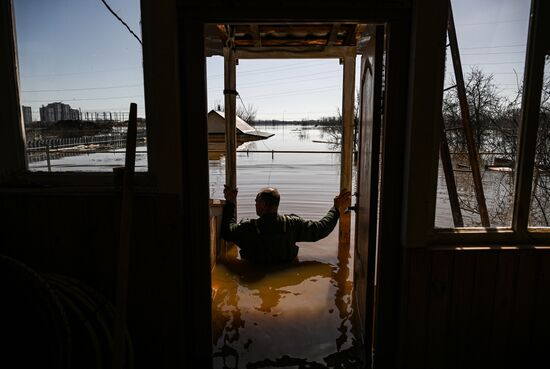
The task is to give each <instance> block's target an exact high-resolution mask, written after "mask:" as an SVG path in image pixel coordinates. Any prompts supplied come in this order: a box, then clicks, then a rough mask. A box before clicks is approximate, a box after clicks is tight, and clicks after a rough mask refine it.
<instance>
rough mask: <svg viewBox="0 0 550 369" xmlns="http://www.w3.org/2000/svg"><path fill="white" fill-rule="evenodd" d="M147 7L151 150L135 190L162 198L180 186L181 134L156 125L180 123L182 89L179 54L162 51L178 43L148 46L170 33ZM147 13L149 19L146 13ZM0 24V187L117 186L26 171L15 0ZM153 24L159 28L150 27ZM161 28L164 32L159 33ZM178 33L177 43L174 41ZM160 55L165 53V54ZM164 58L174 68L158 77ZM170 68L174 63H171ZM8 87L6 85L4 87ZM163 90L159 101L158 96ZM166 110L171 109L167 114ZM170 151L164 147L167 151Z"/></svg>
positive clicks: (105, 180)
mask: <svg viewBox="0 0 550 369" xmlns="http://www.w3.org/2000/svg"><path fill="white" fill-rule="evenodd" d="M148 3H149V2H147V1H143V0H142V1H140V12H141V19H142V41H143V53H142V58H143V80H144V95H145V96H144V101H145V108H146V111H147V150H148V160H147V161H148V168H147V171H146V172H136V173H135V182H136V185H138V186H141V187H145V188H149V189H151V188H155V187H156V188H157V189H159V190H161V191H163V192H171V193H177V192H179V184H180V182H179V180H178V177H177V172H176V171H175V169H176V168H177V166H179V163H180V160H179V152H178V150H177V148H178V147H179V140H178V137H179V135H178V134H174V130H173V129H172V130H170V128H171V127H169V125H167V124H154V122H162V121H164V122H166V121H167V120H166V119H168V117H170V119H171V120H178V119H179V107H178V104H177V103H178V101H179V100H178V96H179V94H178V89H179V85H178V83H177V81H174V79H173V78H170V77H167V76H168V75H171V76H173V75H174V73H175V72H174V71H175V70H176V69H177V68H176V65H175V64H176V60H177V58H176V55H175V54H176V53H175V50H174V48H171V47H164V46H165V45H166V44H170V43H173V42H174V40H172V39H168V38H167V37H164V40H163V41H162V42H149V40H152V39H158V36H157V35H158V34H159V33H162V32H166V30H165V29H159V26H158V24H157V23H158V22H156V21H154V17H155V16H158V15H159V14H165V13H163V11H164V9H158V10H157V9H155V8H154V7H152V6H150V5H148ZM145 11H147V13H145ZM0 12H1V15H0V18H1V20H2V22H1V24H2V29H1V31H2V32H1V35H0V46H1V48H2V50H3V52H4V53H5V55H6V56H8V57H7V58H1V59H0V69H1V72H0V81H2V82H3V83H2V85H3V86H6V88H4V89H2V90H1V91H0V97H1V98H2V100H3V101H5V102H6V108H5V109H2V112H0V118H1V119H2V121H3V122H6V124H2V125H0V184H2V185H5V186H21V185H24V186H26V187H33V188H38V187H40V188H48V187H57V188H59V187H69V188H71V189H74V188H75V187H78V188H83V190H85V189H89V188H98V187H99V188H103V187H108V188H111V187H113V186H116V185H117V183H116V181H117V179H116V176H115V174H114V172H99V171H89V172H76V171H60V172H44V171H31V170H29V169H28V163H27V157H26V151H25V150H26V143H25V127H24V124H23V117H22V108H21V104H20V82H19V62H18V50H17V37H16V27H15V22H16V19H15V10H14V5H13V0H8V1H2V2H1V5H0ZM175 19H176V16H175V15H174V20H173V22H169V21H167V22H165V24H163V27H173V28H175ZM150 24H155V26H151V27H150V26H149V25H150ZM160 28H162V27H160ZM175 33H176V32H172V34H174V39H175V37H176V36H175ZM161 50H162V51H161ZM159 52H161V53H162V54H165V55H166V57H167V58H168V59H169V60H172V61H173V62H172V63H171V64H172V65H171V66H172V68H166V67H165V66H163V68H164V72H162V73H160V74H161V77H160V78H159V77H158V74H159V73H156V72H155V68H157V64H158V63H159V62H158V54H159ZM169 64H170V63H169ZM4 82H5V83H4ZM159 90H161V91H162V93H161V94H160V95H159V96H156V95H158V92H157V93H156V94H155V92H156V91H159ZM167 106H168V107H169V108H167ZM161 141H162V142H165V143H166V142H169V143H170V145H171V146H170V148H169V149H166V148H164V149H163V145H160V144H159V142H161ZM164 146H166V145H164Z"/></svg>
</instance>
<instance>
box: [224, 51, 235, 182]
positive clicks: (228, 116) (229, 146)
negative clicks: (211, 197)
mask: <svg viewBox="0 0 550 369" xmlns="http://www.w3.org/2000/svg"><path fill="white" fill-rule="evenodd" d="M223 55H224V94H225V184H226V185H228V186H229V187H231V188H237V153H236V150H237V129H236V124H237V123H236V122H237V118H236V117H237V110H236V108H237V107H236V105H237V79H236V78H237V69H236V57H235V52H234V49H233V48H232V47H224V49H223Z"/></svg>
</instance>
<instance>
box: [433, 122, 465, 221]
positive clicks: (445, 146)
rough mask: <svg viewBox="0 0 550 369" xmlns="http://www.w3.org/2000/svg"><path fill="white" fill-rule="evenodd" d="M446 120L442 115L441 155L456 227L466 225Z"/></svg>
mask: <svg viewBox="0 0 550 369" xmlns="http://www.w3.org/2000/svg"><path fill="white" fill-rule="evenodd" d="M444 127H445V122H444V120H443V117H441V128H442V132H441V143H440V146H439V155H440V157H441V163H442V164H443V172H444V173H445V183H447V193H448V194H449V203H450V204H451V212H452V214H453V222H454V225H455V227H464V220H463V219H462V212H461V210H460V201H459V199H458V191H457V189H456V181H455V174H454V171H453V163H452V161H451V154H450V153H449V141H448V140H447V134H446V133H445V129H444Z"/></svg>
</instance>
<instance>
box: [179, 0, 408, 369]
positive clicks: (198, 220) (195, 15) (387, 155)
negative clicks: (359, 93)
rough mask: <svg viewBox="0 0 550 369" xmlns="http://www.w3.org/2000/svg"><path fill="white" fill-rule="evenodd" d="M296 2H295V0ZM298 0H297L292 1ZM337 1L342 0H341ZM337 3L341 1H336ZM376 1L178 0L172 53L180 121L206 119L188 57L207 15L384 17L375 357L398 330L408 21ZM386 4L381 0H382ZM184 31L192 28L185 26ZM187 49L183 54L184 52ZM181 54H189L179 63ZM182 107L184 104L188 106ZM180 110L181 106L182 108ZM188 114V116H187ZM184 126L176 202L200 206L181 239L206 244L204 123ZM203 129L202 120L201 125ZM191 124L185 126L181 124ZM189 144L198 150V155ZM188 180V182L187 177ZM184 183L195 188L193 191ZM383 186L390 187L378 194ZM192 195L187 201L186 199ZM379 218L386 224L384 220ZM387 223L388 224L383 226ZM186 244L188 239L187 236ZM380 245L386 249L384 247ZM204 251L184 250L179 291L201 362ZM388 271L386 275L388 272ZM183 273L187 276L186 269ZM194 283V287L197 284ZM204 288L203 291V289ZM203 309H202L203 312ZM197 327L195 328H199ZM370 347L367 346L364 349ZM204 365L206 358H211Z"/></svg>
mask: <svg viewBox="0 0 550 369" xmlns="http://www.w3.org/2000/svg"><path fill="white" fill-rule="evenodd" d="M295 3H296V2H295ZM297 3H300V2H297ZM342 3H343V2H342ZM339 4H341V3H339ZM350 4H351V2H350ZM380 4H381V3H376V4H374V5H373V3H367V4H366V5H365V4H363V5H357V3H356V2H353V4H352V5H350V6H349V7H345V6H340V7H338V8H330V7H328V8H326V7H319V8H316V9H311V8H309V7H306V6H299V5H298V6H292V5H288V4H286V6H284V4H283V5H280V6H279V5H278V6H277V7H276V8H273V9H271V10H273V11H271V10H270V12H265V9H261V10H260V9H257V8H256V7H255V6H253V5H252V6H251V5H250V4H247V5H248V6H246V7H244V6H243V7H240V6H238V5H235V4H233V7H229V8H223V6H219V8H216V7H214V6H211V5H208V4H206V5H202V4H201V5H198V4H197V3H194V2H189V3H185V4H183V3H180V4H178V5H179V8H178V14H179V20H178V23H179V29H180V31H179V35H180V36H179V39H180V40H179V49H180V52H179V57H180V84H181V96H182V100H181V104H182V121H181V127H186V126H190V125H191V124H193V125H200V124H201V123H202V124H203V125H204V127H206V100H205V75H203V74H202V72H201V73H199V74H197V73H195V74H193V73H194V72H192V70H193V68H191V67H190V66H189V65H188V64H192V63H199V64H201V66H198V67H197V66H195V67H194V71H195V72H196V71H197V70H200V71H202V70H203V69H204V63H205V60H204V59H205V58H204V57H203V60H202V61H201V60H199V59H200V58H199V55H198V53H197V52H196V50H194V48H198V49H200V48H201V47H200V46H199V45H198V42H197V39H201V40H202V38H201V37H202V33H203V30H202V29H200V28H201V27H200V25H203V24H206V23H238V22H248V23H254V22H262V21H272V22H276V21H277V20H284V21H285V22H328V21H336V20H342V19H345V20H346V21H353V22H358V23H384V22H385V23H386V25H387V27H388V28H387V29H388V32H394V33H392V37H388V54H387V62H386V65H387V67H388V69H387V70H386V81H389V82H391V86H387V88H386V97H385V119H384V125H385V128H384V130H385V134H384V142H383V146H384V147H391V148H392V150H386V151H385V152H384V155H383V161H384V165H385V169H384V170H383V173H382V178H385V177H387V178H391V180H387V181H384V180H383V181H382V185H381V188H380V189H381V194H382V197H381V202H380V203H381V206H382V207H383V208H384V211H381V214H380V219H381V227H380V230H381V233H380V247H381V249H383V250H384V251H383V252H380V255H379V258H380V266H381V267H382V268H385V269H386V272H385V273H384V274H383V276H384V278H387V281H385V283H384V288H385V289H387V291H388V293H387V294H380V293H379V296H378V302H379V304H380V306H382V307H386V308H385V309H384V311H383V312H380V309H379V313H378V314H377V317H376V320H377V327H378V332H379V333H378V334H377V337H376V339H377V343H378V350H379V352H380V354H379V357H380V361H381V362H382V361H383V360H382V359H383V358H387V360H389V361H391V362H396V356H395V355H396V354H397V345H396V343H397V341H398V336H397V335H398V333H399V324H398V321H399V319H397V317H398V315H399V301H400V293H399V292H400V282H401V280H400V278H399V276H400V268H401V249H402V247H401V246H402V245H401V237H400V232H396V227H397V228H398V229H401V226H400V222H401V204H402V195H401V194H402V183H403V181H402V179H403V170H402V164H403V153H404V150H403V147H404V142H405V139H404V138H405V135H404V134H403V132H404V131H405V122H406V113H407V109H406V104H404V103H403V102H406V101H407V87H408V71H409V68H408V54H409V35H410V32H409V31H410V30H409V25H410V9H409V6H408V2H406V1H404V2H403V4H404V5H402V6H401V7H400V6H390V5H385V4H382V5H380ZM384 5H385V6H384ZM360 14H365V16H364V17H359V15H360ZM190 33H191V34H190ZM188 53H189V54H190V55H192V56H193V58H192V59H189V57H188V56H189V55H188ZM183 61H189V63H185V62H183ZM185 91H194V94H198V96H199V97H200V104H201V105H203V106H201V107H200V108H197V107H196V106H191V105H193V104H194V105H196V101H195V102H194V103H192V102H190V101H189V100H186V99H185V97H184V96H187V97H190V96H191V95H190V94H189V93H185ZM187 110H188V111H187ZM186 111H187V112H186ZM191 122H192V123H191ZM187 129H188V130H193V131H194V130H195V129H196V130H197V131H196V132H198V133H200V135H199V137H202V138H201V139H196V138H195V139H191V138H190V136H189V135H188V134H186V133H182V141H181V142H182V148H183V150H182V158H181V162H182V163H184V164H183V165H184V167H185V163H187V164H188V165H189V166H188V168H187V169H185V170H184V175H183V176H182V183H183V184H182V185H183V191H182V192H183V194H184V195H183V203H184V213H188V212H194V213H197V208H200V215H201V216H200V217H185V220H183V223H182V229H183V233H184V235H185V237H184V239H187V240H189V234H191V235H192V236H193V240H192V241H193V244H203V245H207V244H208V241H207V240H208V239H209V229H208V228H207V224H208V222H207V221H206V220H204V218H205V214H206V211H207V206H208V193H207V191H204V190H202V189H199V188H198V187H199V185H198V184H197V178H199V179H200V181H199V182H200V186H204V188H205V189H207V188H208V173H207V171H206V170H205V169H207V168H208V166H207V165H206V164H205V160H207V153H206V150H207V137H206V135H204V134H203V133H204V132H203V128H200V129H199V128H193V129H191V128H187ZM204 129H205V128H204ZM188 132H190V131H188ZM196 152H199V153H200V154H201V155H203V156H204V160H203V158H202V157H201V158H200V160H197V155H196ZM191 182H193V183H191ZM191 189H196V190H199V191H198V193H197V192H193V191H192V190H191ZM384 193H389V194H391V195H390V196H383V194H384ZM186 199H188V200H189V201H192V203H189V204H187V200H186ZM383 222H386V223H385V224H386V226H384V223H383ZM388 225H390V226H388ZM188 244H189V241H188ZM386 249H387V251H386ZM209 257H210V254H209V252H208V250H207V249H206V248H205V250H203V251H193V252H192V253H191V254H190V257H189V264H188V265H190V268H189V270H188V271H186V273H185V275H186V276H188V277H192V280H193V281H194V282H193V283H185V286H186V289H187V290H186V292H185V294H184V296H185V298H189V299H191V301H192V305H193V307H192V308H191V310H192V311H194V312H196V313H197V315H195V316H194V319H193V323H192V325H191V326H189V327H188V328H190V331H188V333H187V335H188V337H193V336H196V335H197V336H198V337H200V338H201V339H200V340H201V342H202V344H199V343H195V344H194V345H193V346H190V347H191V348H189V349H188V350H186V355H188V357H189V358H193V360H194V362H196V363H202V364H204V365H205V366H204V367H208V366H207V365H208V363H207V361H208V360H210V356H211V349H212V347H211V344H210V345H208V347H206V346H207V343H206V340H205V337H208V336H209V335H210V334H211V332H210V331H209V332H205V327H209V326H210V324H211V316H210V313H204V312H206V310H209V309H210V295H209V292H210V283H211V276H210V259H209ZM388 276H389V277H388ZM186 278H187V277H186ZM198 290H200V291H198ZM206 292H208V294H207V293H206ZM201 312H203V313H204V314H202V313H201ZM201 330H202V331H201ZM369 354H370V353H369ZM210 365H211V364H210Z"/></svg>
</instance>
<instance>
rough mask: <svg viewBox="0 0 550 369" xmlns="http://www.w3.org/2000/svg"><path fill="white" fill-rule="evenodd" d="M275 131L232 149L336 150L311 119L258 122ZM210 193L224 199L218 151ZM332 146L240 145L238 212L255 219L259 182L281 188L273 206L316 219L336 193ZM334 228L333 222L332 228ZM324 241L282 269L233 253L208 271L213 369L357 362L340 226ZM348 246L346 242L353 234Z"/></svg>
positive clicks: (336, 160) (303, 249)
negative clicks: (212, 293) (212, 294)
mask: <svg viewBox="0 0 550 369" xmlns="http://www.w3.org/2000/svg"><path fill="white" fill-rule="evenodd" d="M260 130H262V131H267V132H272V133H275V135H274V136H273V137H271V138H269V139H268V140H265V141H256V142H253V143H248V144H245V145H243V146H241V147H239V150H243V149H249V150H275V151H277V150H315V151H317V150H318V151H329V150H337V149H336V148H334V147H331V145H329V144H326V143H316V142H313V141H314V140H323V139H324V140H326V139H327V138H326V137H323V136H322V132H321V130H320V129H319V128H316V127H311V126H309V127H300V126H286V127H280V126H279V127H276V126H275V127H265V126H262V127H261V129H260ZM210 180H211V181H210V182H211V183H210V186H211V197H212V198H222V197H223V195H222V191H223V184H224V181H225V171H224V161H223V158H222V159H221V160H218V161H211V162H210ZM339 181H340V155H339V154H327V153H323V154H317V153H316V154H298V153H296V154H287V153H275V154H274V156H273V157H272V154H271V153H250V152H249V153H248V154H246V153H238V156H237V186H238V188H239V195H238V198H237V202H238V216H239V218H242V217H248V218H251V217H255V216H256V215H255V212H254V198H255V195H256V193H257V192H258V190H259V189H260V188H261V187H265V186H274V187H277V188H278V189H279V191H280V192H281V205H280V212H281V213H285V214H289V213H295V214H298V215H300V216H302V217H304V218H308V219H319V218H321V217H322V216H324V215H325V213H326V212H327V211H328V209H329V208H330V207H331V206H332V201H333V198H334V197H335V196H336V195H337V193H338V192H339ZM337 227H338V226H337ZM337 227H336V228H335V230H334V231H333V232H332V233H331V234H330V235H329V236H328V237H327V238H325V239H323V240H321V241H319V242H314V243H299V244H298V245H299V246H300V252H299V255H298V258H299V261H298V262H297V263H295V264H293V265H291V266H289V267H286V268H284V269H270V270H266V269H265V268H259V267H254V266H251V265H249V264H245V263H244V262H242V261H240V260H238V257H237V253H236V251H237V250H236V249H235V250H233V251H232V255H230V256H229V260H230V261H228V262H225V263H224V264H218V265H217V266H216V267H215V268H214V271H213V274H212V277H213V282H212V284H213V288H214V290H215V291H216V292H215V297H214V299H213V304H212V313H213V322H212V326H213V336H214V337H213V338H214V342H213V351H214V357H213V363H214V368H273V367H284V368H360V367H362V360H361V357H362V348H361V345H360V340H359V339H358V332H357V330H356V327H354V319H353V303H352V274H353V271H352V270H351V269H352V266H353V260H352V258H351V254H352V253H353V252H352V250H351V252H350V249H349V248H347V247H346V246H339V245H338V228H337ZM352 244H353V241H352Z"/></svg>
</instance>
